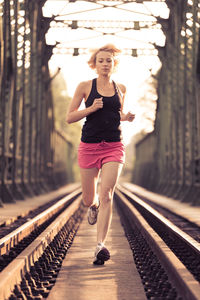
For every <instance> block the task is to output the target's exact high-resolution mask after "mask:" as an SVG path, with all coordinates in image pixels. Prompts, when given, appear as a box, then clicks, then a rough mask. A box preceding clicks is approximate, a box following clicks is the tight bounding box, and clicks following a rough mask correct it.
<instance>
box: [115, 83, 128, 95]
mask: <svg viewBox="0 0 200 300" xmlns="http://www.w3.org/2000/svg"><path fill="white" fill-rule="evenodd" d="M116 84H117V86H118V87H119V89H120V91H121V92H122V93H123V94H125V93H126V86H125V85H124V84H122V83H118V82H117V83H116Z"/></svg>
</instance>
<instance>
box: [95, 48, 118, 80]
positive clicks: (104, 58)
mask: <svg viewBox="0 0 200 300" xmlns="http://www.w3.org/2000/svg"><path fill="white" fill-rule="evenodd" d="M113 69H114V58H113V55H112V53H110V52H108V51H100V52H98V53H97V55H96V71H97V74H98V75H103V76H110V75H111V74H112V73H113Z"/></svg>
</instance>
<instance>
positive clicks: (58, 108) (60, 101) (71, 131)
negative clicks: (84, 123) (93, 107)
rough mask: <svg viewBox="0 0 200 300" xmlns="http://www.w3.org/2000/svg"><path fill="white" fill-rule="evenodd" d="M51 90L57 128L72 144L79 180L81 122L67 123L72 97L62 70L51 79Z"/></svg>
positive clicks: (74, 164) (75, 169) (72, 153)
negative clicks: (78, 154)
mask: <svg viewBox="0 0 200 300" xmlns="http://www.w3.org/2000/svg"><path fill="white" fill-rule="evenodd" d="M51 90H52V95H53V103H54V120H55V129H56V130H57V131H59V132H60V133H61V134H62V135H63V136H65V137H66V139H67V141H68V142H69V143H70V144H72V150H71V151H70V164H73V165H72V168H73V173H74V179H75V180H78V179H79V170H78V165H77V148H78V144H79V142H80V136H81V124H80V123H79V122H76V123H73V124H67V122H66V114H67V110H68V106H69V104H70V101H71V100H72V99H71V97H70V96H69V95H68V93H67V84H66V81H65V79H64V76H63V74H62V72H59V73H57V75H56V76H55V77H54V78H53V80H52V81H51Z"/></svg>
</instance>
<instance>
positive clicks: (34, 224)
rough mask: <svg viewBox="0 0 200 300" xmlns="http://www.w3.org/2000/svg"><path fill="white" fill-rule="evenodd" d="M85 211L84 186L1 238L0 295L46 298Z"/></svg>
mask: <svg viewBox="0 0 200 300" xmlns="http://www.w3.org/2000/svg"><path fill="white" fill-rule="evenodd" d="M84 213H85V208H84V207H83V206H82V205H81V189H80V188H77V189H76V190H75V191H73V192H72V193H70V194H69V195H67V196H66V197H63V198H62V199H60V200H59V201H58V202H56V203H54V204H53V205H51V206H50V207H49V208H47V209H46V210H45V211H43V212H41V213H39V214H38V215H37V216H35V217H34V218H33V219H31V220H29V221H27V222H25V223H24V224H23V225H21V226H20V227H19V228H17V229H15V230H14V231H13V232H11V233H9V234H8V235H6V236H5V237H3V238H1V239H0V255H1V256H0V266H1V272H0V299H1V300H3V299H43V298H46V297H47V295H48V293H49V291H50V289H51V287H52V286H53V284H54V283H55V278H56V276H57V274H58V272H59V269H60V267H61V263H62V259H63V258H64V256H65V254H66V252H67V250H68V249H69V247H70V245H71V243H72V240H73V238H74V236H75V234H76V232H77V230H78V227H79V224H80V222H81V220H82V217H83V215H84Z"/></svg>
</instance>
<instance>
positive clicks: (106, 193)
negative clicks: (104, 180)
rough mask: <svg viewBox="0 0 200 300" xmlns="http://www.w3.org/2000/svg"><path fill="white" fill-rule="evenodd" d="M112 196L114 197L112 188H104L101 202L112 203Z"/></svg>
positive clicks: (101, 193)
mask: <svg viewBox="0 0 200 300" xmlns="http://www.w3.org/2000/svg"><path fill="white" fill-rule="evenodd" d="M112 198H113V192H112V189H109V188H107V189H103V190H102V191H101V192H100V202H101V204H107V203H110V202H111V201H112Z"/></svg>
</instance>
